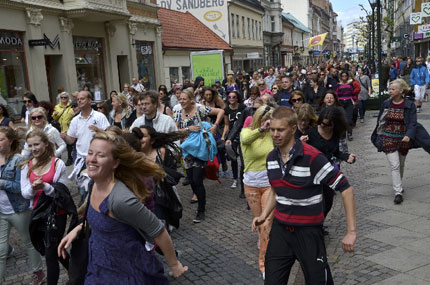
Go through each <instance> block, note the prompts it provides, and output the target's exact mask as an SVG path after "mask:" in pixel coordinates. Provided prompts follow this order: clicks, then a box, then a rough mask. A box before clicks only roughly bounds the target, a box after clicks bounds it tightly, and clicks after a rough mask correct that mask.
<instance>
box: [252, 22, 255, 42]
mask: <svg viewBox="0 0 430 285" xmlns="http://www.w3.org/2000/svg"><path fill="white" fill-rule="evenodd" d="M251 21H252V40H253V41H254V40H255V30H254V27H255V26H254V19H252V20H251Z"/></svg>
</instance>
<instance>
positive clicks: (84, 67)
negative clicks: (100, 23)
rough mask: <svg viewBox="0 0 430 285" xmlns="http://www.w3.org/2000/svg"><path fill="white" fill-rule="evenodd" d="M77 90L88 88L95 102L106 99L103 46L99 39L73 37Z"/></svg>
mask: <svg viewBox="0 0 430 285" xmlns="http://www.w3.org/2000/svg"><path fill="white" fill-rule="evenodd" d="M73 46H74V49H75V65H76V77H77V81H78V87H79V89H81V90H82V89H83V88H84V86H88V87H89V89H90V91H91V93H92V94H93V96H94V100H95V101H100V100H105V99H106V85H105V73H104V62H103V44H102V39H100V38H84V37H73Z"/></svg>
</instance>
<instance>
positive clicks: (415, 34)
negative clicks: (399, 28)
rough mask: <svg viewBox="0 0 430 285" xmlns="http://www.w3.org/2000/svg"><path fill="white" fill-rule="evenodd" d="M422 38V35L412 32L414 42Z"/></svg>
mask: <svg viewBox="0 0 430 285" xmlns="http://www.w3.org/2000/svg"><path fill="white" fill-rule="evenodd" d="M422 38H423V34H422V33H415V32H414V40H421V39H422Z"/></svg>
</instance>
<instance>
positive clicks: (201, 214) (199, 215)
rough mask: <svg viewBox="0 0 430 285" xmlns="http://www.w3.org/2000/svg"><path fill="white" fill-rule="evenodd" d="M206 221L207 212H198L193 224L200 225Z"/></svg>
mask: <svg viewBox="0 0 430 285" xmlns="http://www.w3.org/2000/svg"><path fill="white" fill-rule="evenodd" d="M204 219H205V212H197V214H196V217H195V218H194V220H193V222H194V223H195V224H197V223H200V222H202V221H204Z"/></svg>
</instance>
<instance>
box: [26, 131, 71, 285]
mask: <svg viewBox="0 0 430 285" xmlns="http://www.w3.org/2000/svg"><path fill="white" fill-rule="evenodd" d="M26 144H27V146H28V149H29V151H30V152H31V154H32V156H31V157H30V158H28V159H26V160H24V161H23V162H22V163H21V165H22V166H23V168H22V169H21V192H22V196H23V197H24V198H26V199H30V200H31V203H30V206H31V207H32V209H35V208H36V207H37V206H38V203H39V201H40V200H41V197H42V193H44V194H45V195H46V196H48V197H53V196H54V195H55V188H54V187H53V186H52V185H53V184H54V183H55V182H60V183H62V184H67V173H66V165H65V164H64V162H63V161H62V160H61V159H58V158H56V157H55V146H54V144H53V143H52V142H51V141H50V139H49V137H48V135H47V134H46V133H45V132H44V131H43V129H38V128H36V129H34V130H33V131H31V132H30V133H28V134H27V137H26ZM46 220H47V222H48V217H46ZM66 223H67V214H66V213H65V212H64V211H63V210H61V209H58V210H57V212H56V216H55V228H52V230H51V231H50V232H49V234H46V233H45V234H44V236H45V238H44V243H45V245H46V248H45V260H46V268H47V272H48V274H47V276H48V278H47V283H48V285H54V284H57V283H58V278H59V275H60V267H59V264H58V261H59V260H58V255H57V246H58V244H59V242H60V240H61V238H62V237H63V234H64V231H65V229H66ZM42 231H46V229H45V228H44V229H43V230H42ZM30 235H31V234H30ZM46 237H49V240H46ZM60 262H61V263H62V264H63V266H64V267H66V268H67V267H68V259H61V258H60Z"/></svg>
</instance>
